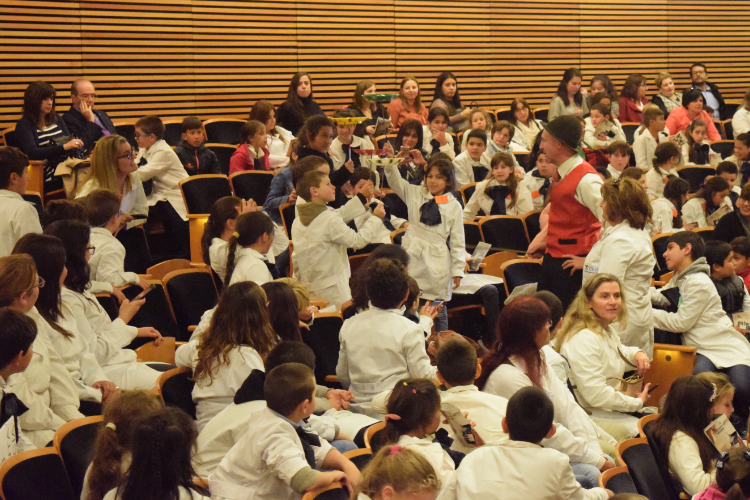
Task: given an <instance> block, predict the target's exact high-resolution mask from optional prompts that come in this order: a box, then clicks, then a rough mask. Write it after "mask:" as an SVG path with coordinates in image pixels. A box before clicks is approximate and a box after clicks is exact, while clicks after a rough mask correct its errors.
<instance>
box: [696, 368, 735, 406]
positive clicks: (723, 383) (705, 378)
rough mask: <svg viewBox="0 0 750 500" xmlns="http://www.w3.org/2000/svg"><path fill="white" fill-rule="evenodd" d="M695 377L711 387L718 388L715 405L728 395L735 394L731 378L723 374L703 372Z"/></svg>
mask: <svg viewBox="0 0 750 500" xmlns="http://www.w3.org/2000/svg"><path fill="white" fill-rule="evenodd" d="M695 377H696V378H697V379H698V380H700V381H701V382H705V383H707V384H708V385H709V386H710V385H711V384H713V385H715V386H716V397H715V398H714V400H713V402H714V403H715V402H716V401H717V400H719V399H721V398H723V397H724V396H726V395H727V394H734V386H733V385H732V383H731V382H730V381H729V377H727V376H726V375H724V374H723V373H711V372H703V373H699V374H698V375H696V376H695Z"/></svg>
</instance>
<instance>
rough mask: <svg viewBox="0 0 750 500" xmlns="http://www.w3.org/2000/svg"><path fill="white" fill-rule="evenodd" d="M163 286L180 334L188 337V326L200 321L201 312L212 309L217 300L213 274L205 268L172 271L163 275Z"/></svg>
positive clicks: (179, 338)
mask: <svg viewBox="0 0 750 500" xmlns="http://www.w3.org/2000/svg"><path fill="white" fill-rule="evenodd" d="M164 286H165V287H166V290H167V298H168V299H169V303H170V304H171V305H172V311H174V316H175V320H176V321H177V327H178V328H179V335H180V336H182V335H188V337H189V335H190V334H189V333H188V327H190V326H193V325H197V324H198V323H200V320H201V316H203V313H204V312H206V311H208V310H209V309H213V308H214V307H215V306H216V304H217V303H218V301H219V297H218V293H217V292H216V286H215V285H214V279H213V276H212V275H211V273H210V272H209V271H208V270H207V269H205V268H197V269H196V268H194V269H182V270H180V271H173V272H171V273H169V274H167V275H166V276H165V277H164ZM152 293H153V292H152ZM149 295H150V294H149ZM180 336H178V337H177V339H178V340H181V337H180Z"/></svg>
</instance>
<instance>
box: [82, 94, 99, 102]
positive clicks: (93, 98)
mask: <svg viewBox="0 0 750 500" xmlns="http://www.w3.org/2000/svg"><path fill="white" fill-rule="evenodd" d="M78 97H80V98H81V99H83V100H84V101H88V100H89V99H91V100H92V101H96V99H97V98H98V97H99V96H98V95H96V94H81V95H80V96H78Z"/></svg>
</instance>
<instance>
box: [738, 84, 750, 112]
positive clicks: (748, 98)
mask: <svg viewBox="0 0 750 500" xmlns="http://www.w3.org/2000/svg"><path fill="white" fill-rule="evenodd" d="M740 107H741V108H745V109H746V110H748V111H750V87H748V88H747V90H746V91H745V97H743V98H742V104H740Z"/></svg>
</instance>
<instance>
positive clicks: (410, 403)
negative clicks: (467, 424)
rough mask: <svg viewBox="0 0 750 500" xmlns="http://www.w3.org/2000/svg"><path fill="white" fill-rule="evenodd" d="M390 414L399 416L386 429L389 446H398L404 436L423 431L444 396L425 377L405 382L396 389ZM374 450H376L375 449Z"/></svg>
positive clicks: (389, 422)
mask: <svg viewBox="0 0 750 500" xmlns="http://www.w3.org/2000/svg"><path fill="white" fill-rule="evenodd" d="M386 408H387V411H388V413H389V414H391V415H397V416H398V417H399V419H398V420H396V419H388V420H387V421H386V423H385V428H384V429H383V434H384V436H385V442H386V443H396V442H398V439H399V438H400V437H401V436H403V435H404V434H409V433H410V432H414V431H417V432H419V431H421V430H422V429H424V428H425V427H427V426H428V425H430V423H431V422H432V420H433V419H434V418H435V414H436V413H437V412H438V411H440V394H439V393H438V390H437V387H435V384H434V383H433V381H432V380H428V379H423V378H412V379H401V380H399V381H398V382H396V385H395V386H394V387H393V391H392V392H391V395H390V397H389V398H388V403H387V405H386ZM373 451H374V450H373Z"/></svg>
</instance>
